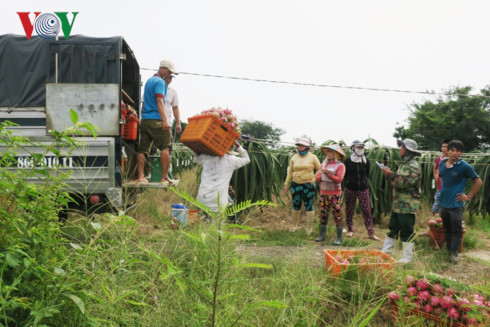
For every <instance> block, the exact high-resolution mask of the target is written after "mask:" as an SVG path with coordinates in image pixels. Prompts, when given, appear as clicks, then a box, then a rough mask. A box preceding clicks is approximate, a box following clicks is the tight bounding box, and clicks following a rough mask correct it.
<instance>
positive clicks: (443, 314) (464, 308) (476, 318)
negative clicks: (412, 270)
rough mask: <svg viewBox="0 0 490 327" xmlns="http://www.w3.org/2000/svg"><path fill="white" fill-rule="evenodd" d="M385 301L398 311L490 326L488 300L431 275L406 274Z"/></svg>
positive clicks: (472, 324) (457, 284)
mask: <svg viewBox="0 0 490 327" xmlns="http://www.w3.org/2000/svg"><path fill="white" fill-rule="evenodd" d="M388 300H389V302H390V303H391V304H393V305H395V306H397V307H398V308H400V310H403V309H402V308H407V309H408V310H409V311H414V310H418V311H419V312H425V313H427V314H430V315H434V316H436V317H437V318H438V319H440V320H442V321H445V322H448V323H449V322H451V323H453V324H455V323H459V324H461V325H462V326H489V325H490V300H489V299H485V298H484V297H483V296H482V295H480V294H477V293H475V292H474V291H473V290H472V289H471V288H470V287H468V286H466V285H463V284H460V283H458V282H457V281H455V280H451V279H449V278H447V277H443V276H439V275H437V274H433V273H427V274H420V275H418V276H412V275H407V276H406V278H405V280H404V281H403V283H402V285H401V286H400V287H399V288H398V289H397V290H395V291H392V292H391V293H389V294H388ZM426 317H430V316H426Z"/></svg>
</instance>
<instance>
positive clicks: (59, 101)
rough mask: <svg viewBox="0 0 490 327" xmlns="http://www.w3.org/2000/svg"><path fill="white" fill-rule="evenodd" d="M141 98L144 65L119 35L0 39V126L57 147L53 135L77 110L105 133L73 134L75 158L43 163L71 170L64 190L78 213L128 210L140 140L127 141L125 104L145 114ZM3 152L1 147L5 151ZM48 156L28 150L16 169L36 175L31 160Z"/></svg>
mask: <svg viewBox="0 0 490 327" xmlns="http://www.w3.org/2000/svg"><path fill="white" fill-rule="evenodd" d="M140 92H141V76H140V67H139V65H138V61H137V60H136V57H135V54H134V53H133V51H132V50H131V48H130V47H129V45H128V44H127V42H126V41H125V40H124V38H123V37H121V36H116V37H88V36H82V35H74V36H70V38H69V39H60V40H56V39H44V38H41V37H39V36H37V37H36V36H33V37H32V38H31V39H27V38H26V37H25V36H21V35H13V34H6V35H0V123H1V122H4V121H11V122H13V123H15V124H16V125H14V126H10V127H8V128H9V129H10V131H11V132H12V133H13V135H21V136H26V137H28V138H29V139H30V140H31V141H32V142H35V143H37V144H38V145H39V144H44V143H50V142H53V140H54V138H53V136H52V135H51V132H50V131H52V130H54V131H63V130H65V129H66V128H67V127H68V126H70V125H72V122H71V121H70V111H71V110H73V111H74V112H76V113H77V115H78V117H79V120H80V121H84V122H90V123H92V124H94V125H95V126H97V127H98V128H99V130H98V135H97V137H93V136H92V135H90V133H87V134H86V135H85V134H84V135H81V136H80V135H78V136H77V135H76V136H74V138H76V140H77V141H78V142H79V144H81V145H80V146H77V148H76V149H75V150H74V151H73V152H72V153H71V154H70V155H69V156H66V157H60V156H57V155H55V154H53V153H48V154H47V155H46V156H45V158H44V163H45V165H46V166H47V167H48V168H49V167H53V169H54V167H56V169H59V170H61V171H67V172H68V171H69V172H70V174H69V177H68V179H67V180H66V181H65V184H66V190H67V191H68V192H69V193H70V194H71V195H72V197H73V198H74V199H75V200H76V201H74V203H72V205H73V206H74V207H78V208H79V209H82V210H87V209H88V208H93V207H95V206H97V207H104V206H106V207H110V208H121V209H123V208H124V207H125V206H126V205H127V203H126V199H127V198H128V192H129V191H128V190H129V189H127V188H125V187H124V184H125V182H126V181H128V180H131V179H133V178H134V177H135V176H134V174H135V165H136V157H135V156H136V146H137V144H136V143H137V140H136V139H135V138H132V139H129V140H128V139H125V136H124V135H123V130H124V126H125V124H126V121H125V117H124V113H123V110H122V108H121V107H122V106H121V104H122V103H123V102H124V103H125V104H130V105H132V106H133V108H134V109H135V110H136V112H137V113H139V110H140V98H141V97H140ZM4 150H5V149H2V147H1V146H0V153H3V151H4ZM42 151H43V148H42V147H39V146H36V145H26V147H25V148H24V149H22V150H21V151H19V152H18V153H17V167H13V169H32V168H33V167H32V162H33V160H32V154H33V153H42ZM9 169H12V168H9ZM32 182H33V183H36V182H39V181H37V180H35V179H33V180H32Z"/></svg>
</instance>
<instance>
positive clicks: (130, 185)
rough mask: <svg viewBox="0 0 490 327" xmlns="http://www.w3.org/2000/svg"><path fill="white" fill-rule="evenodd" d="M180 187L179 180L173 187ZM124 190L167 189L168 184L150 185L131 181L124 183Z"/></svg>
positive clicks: (155, 183) (149, 183)
mask: <svg viewBox="0 0 490 327" xmlns="http://www.w3.org/2000/svg"><path fill="white" fill-rule="evenodd" d="M178 185H179V180H177V182H176V183H175V184H174V185H172V186H178ZM123 188H163V189H167V188H168V184H163V183H159V182H148V183H138V182H137V181H135V180H134V181H129V182H125V183H123Z"/></svg>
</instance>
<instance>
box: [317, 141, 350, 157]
mask: <svg viewBox="0 0 490 327" xmlns="http://www.w3.org/2000/svg"><path fill="white" fill-rule="evenodd" d="M321 149H322V151H323V152H324V153H325V152H326V151H327V150H331V151H334V152H336V153H338V155H339V157H340V158H339V159H340V160H342V161H344V160H345V153H344V150H342V148H341V147H340V145H338V144H330V145H324V146H322V148H321Z"/></svg>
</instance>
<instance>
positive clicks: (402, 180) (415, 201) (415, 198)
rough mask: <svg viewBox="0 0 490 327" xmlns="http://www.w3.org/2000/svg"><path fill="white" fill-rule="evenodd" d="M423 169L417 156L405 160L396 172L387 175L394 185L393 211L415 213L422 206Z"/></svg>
mask: <svg viewBox="0 0 490 327" xmlns="http://www.w3.org/2000/svg"><path fill="white" fill-rule="evenodd" d="M421 177H422V169H421V168H420V165H419V163H418V162H417V161H415V158H414V157H412V158H410V159H408V160H407V159H405V160H403V162H402V164H401V165H400V167H399V168H398V170H397V172H396V173H391V174H389V175H388V176H387V179H388V181H389V182H390V184H391V186H393V212H395V213H413V214H415V213H416V211H417V210H418V209H419V207H420V179H421Z"/></svg>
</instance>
